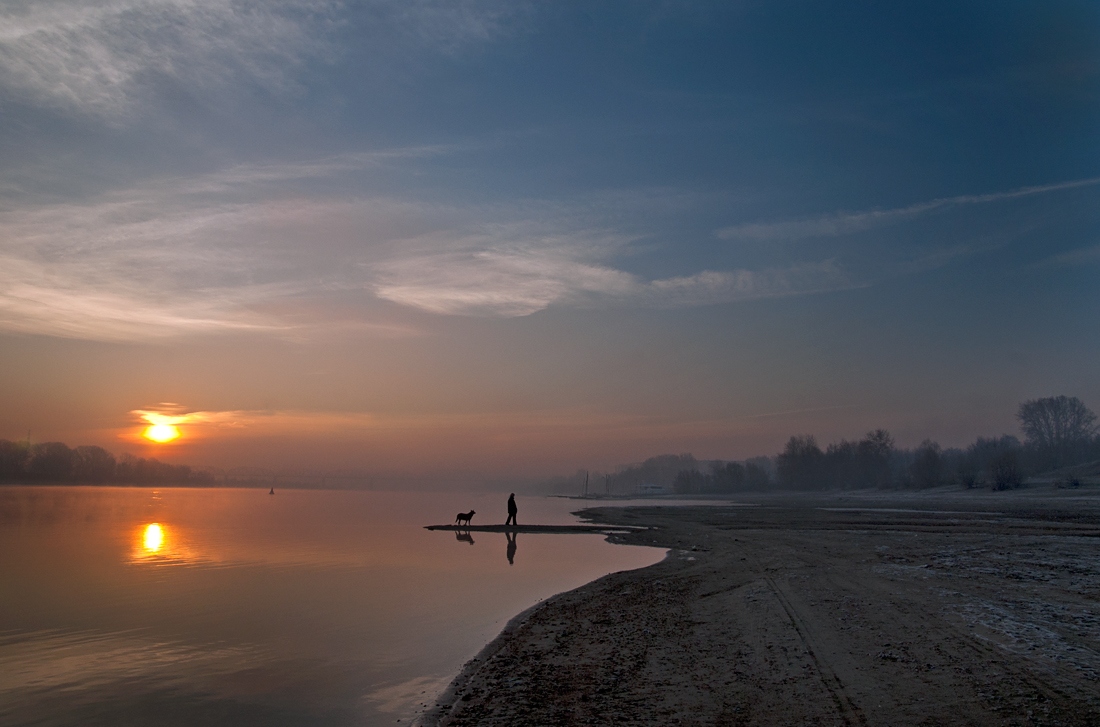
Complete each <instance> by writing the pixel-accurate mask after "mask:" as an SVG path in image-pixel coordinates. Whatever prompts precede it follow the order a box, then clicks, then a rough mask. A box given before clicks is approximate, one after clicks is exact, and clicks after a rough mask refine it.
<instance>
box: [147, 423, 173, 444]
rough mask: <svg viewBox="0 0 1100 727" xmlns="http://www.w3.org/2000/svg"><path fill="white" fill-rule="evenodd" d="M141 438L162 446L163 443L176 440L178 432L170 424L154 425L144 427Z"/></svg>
mask: <svg viewBox="0 0 1100 727" xmlns="http://www.w3.org/2000/svg"><path fill="white" fill-rule="evenodd" d="M142 436H144V437H145V438H146V439H149V440H152V441H154V442H156V443H158V444H164V443H165V442H171V441H172V440H173V439H178V438H179V436H180V430H179V429H177V428H176V427H175V426H173V425H171V424H154V425H152V426H151V427H146V428H145V431H144V432H143V433H142Z"/></svg>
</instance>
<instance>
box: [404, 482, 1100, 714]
mask: <svg viewBox="0 0 1100 727" xmlns="http://www.w3.org/2000/svg"><path fill="white" fill-rule="evenodd" d="M757 504H759V505H760V506H759V507H754V508H743V507H739V508H733V507H646V508H621V509H620V508H599V509H592V510H587V511H585V512H584V517H585V518H586V519H588V520H591V521H593V522H596V523H600V524H607V525H612V526H645V527H649V528H652V529H650V530H645V531H636V532H632V533H627V534H622V535H615V536H612V537H613V538H614V539H615V541H616V542H622V543H632V544H639V545H650V546H654V545H655V546H660V547H666V548H669V549H670V550H669V555H668V557H667V558H666V559H665V560H664V561H662V562H661V563H658V564H656V565H654V566H651V567H648V568H644V569H641V570H637V571H628V572H622V573H615V574H612V575H609V576H606V577H604V578H601V579H599V580H597V581H595V582H593V583H590V584H588V585H586V586H583V587H581V588H579V589H577V590H574V591H570V592H568V593H563V594H560V595H558V596H556V597H554V598H552V599H550V600H548V601H547V602H545V603H543V604H540V605H539V606H537V607H535V608H532V609H530V610H528V611H527V612H525V613H524V614H521V615H520V616H518V617H516V618H515V619H513V620H512V622H511V623H509V625H508V627H507V628H506V629H505V630H504V632H503V633H502V634H501V635H500V636H499V637H498V638H497V639H496V640H494V641H493V642H492V643H491V644H489V645H488V646H487V647H486V648H485V649H484V650H483V651H482V652H481V654H479V655H478V657H476V658H475V659H474V660H472V661H471V662H469V663H468V664H467V666H466V668H465V669H464V670H463V671H462V673H461V674H460V675H459V676H458V678H456V680H455V681H454V682H453V683H452V685H451V687H450V689H449V690H448V691H447V692H446V693H445V694H444V695H443V696H442V697H441V698H440V700H439V702H438V704H437V705H436V706H435V708H434V709H433V710H431V711H430V712H429V713H427V714H425V715H424V717H423V718H422V722H423V723H424V724H426V725H436V724H438V725H454V726H456V727H457V726H458V725H512V724H544V725H550V724H563V725H564V724H628V725H670V724H692V725H727V724H729V725H735V724H754V725H789V724H821V725H834V724H835V725H843V724H881V725H918V724H973V725H1006V724H1007V725H1016V724H1019V725H1024V724H1051V725H1055V724H1057V725H1090V724H1097V723H1100V696H1098V693H1097V690H1096V683H1097V681H1096V680H1097V678H1098V677H1100V615H1098V614H1097V613H1096V611H1095V603H1096V600H1097V598H1098V597H1100V562H1098V559H1097V558H1096V557H1095V553H1096V549H1097V548H1098V547H1100V498H1098V497H1097V496H1096V494H1094V493H1092V492H1091V491H1089V492H1072V491H1055V490H1044V491H1040V492H1037V491H1020V492H1015V493H1008V494H994V493H988V492H979V493H974V492H942V491H941V492H936V493H931V494H928V493H923V494H903V495H895V494H882V493H861V494H846V495H837V496H825V497H815V498H806V497H797V496H783V497H773V498H757Z"/></svg>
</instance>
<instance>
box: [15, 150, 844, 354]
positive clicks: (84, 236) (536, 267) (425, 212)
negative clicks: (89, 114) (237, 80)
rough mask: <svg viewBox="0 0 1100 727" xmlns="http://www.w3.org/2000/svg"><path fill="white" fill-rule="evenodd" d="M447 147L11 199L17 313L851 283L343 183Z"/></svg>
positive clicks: (654, 301)
mask: <svg viewBox="0 0 1100 727" xmlns="http://www.w3.org/2000/svg"><path fill="white" fill-rule="evenodd" d="M447 152H448V149H446V148H438V147H422V148H421V147H417V148H409V149H392V150H380V151H375V152H369V153H356V154H347V155H343V156H336V157H330V158H323V159H318V160H313V161H299V162H292V163H284V164H268V165H236V166H232V167H228V168H226V169H224V170H221V171H218V172H215V173H211V174H206V175H198V176H193V177H175V178H166V179H160V180H149V181H146V182H144V183H143V184H142V185H141V186H140V187H138V188H131V189H123V190H118V191H115V192H110V193H104V194H101V195H99V196H97V197H94V198H91V199H87V200H83V201H79V202H60V203H59V202H54V201H46V202H39V203H37V204H35V203H34V202H33V201H31V199H30V196H29V195H23V197H22V201H21V202H20V204H18V205H12V206H9V207H8V208H7V209H4V208H2V207H0V231H2V234H3V235H4V239H5V245H4V247H3V249H2V250H0V330H7V331H15V332H22V333H33V334H40V335H53V336H63V337H75V338H86V339H94V340H115V341H119V340H147V339H154V338H163V337H169V336H179V335H193V334H212V333H213V334H218V333H242V332H247V333H257V334H265V335H276V336H280V337H284V338H288V339H291V340H298V339H300V338H301V337H303V336H306V337H315V336H318V335H325V334H326V331H339V332H342V333H348V332H358V333H362V334H367V335H372V336H386V337H391V336H394V335H408V334H409V333H412V332H414V331H412V330H411V328H410V327H409V325H408V324H406V323H403V322H401V321H400V320H399V319H395V316H397V315H398V314H397V313H395V309H393V308H389V307H385V306H380V305H378V300H385V301H389V302H392V303H397V304H400V305H401V306H404V307H407V308H413V309H417V310H420V311H426V312H429V313H433V314H444V315H466V316H491V317H516V316H526V315H530V314H532V313H535V312H537V311H540V310H544V309H545V308H547V307H550V306H554V305H559V306H562V305H568V306H586V307H591V306H597V305H599V306H636V307H637V306H641V307H670V306H692V305H707V304H712V303H719V302H726V301H732V300H742V299H748V298H760V297H774V296H779V295H797V294H805V293H813V292H820V291H823V290H831V289H837V288H843V287H849V286H850V285H851V284H852V283H851V282H850V281H849V280H848V279H847V276H846V275H845V273H844V271H843V270H842V269H841V268H840V266H839V265H837V264H836V263H835V262H832V261H827V262H810V263H805V262H803V263H798V264H795V265H790V266H787V267H773V268H765V269H759V270H726V271H721V270H718V271H715V270H704V271H700V272H696V273H693V274H687V275H683V276H677V277H668V278H657V279H646V278H643V277H641V276H639V275H637V274H635V273H632V272H628V271H627V270H624V269H621V267H619V266H617V265H616V261H617V260H619V259H621V258H625V257H629V254H630V250H631V246H632V244H633V243H634V242H635V238H634V237H632V236H629V235H627V234H624V233H621V232H617V231H615V230H607V229H598V228H595V227H594V224H595V223H596V220H593V219H592V215H591V211H590V210H587V209H583V210H580V211H578V210H577V209H574V208H572V207H570V206H569V205H554V204H549V203H547V204H539V203H531V202H527V203H517V204H514V205H497V206H492V207H472V206H466V207H457V206H447V205H442V204H431V203H426V202H422V201H417V200H403V199H395V198H387V197H369V196H361V197H354V196H342V197H341V198H337V199H332V198H331V197H330V196H329V195H331V192H330V191H329V190H330V189H331V188H332V186H333V182H341V185H342V183H343V182H344V181H346V180H350V179H352V178H353V177H354V175H357V174H361V173H365V172H372V173H373V172H376V171H378V170H380V169H382V168H383V167H385V166H387V165H390V164H403V163H408V162H410V160H416V159H421V158H424V157H427V156H434V155H439V154H445V153H447ZM317 187H319V188H320V191H319V192H317V193H316V194H311V193H310V190H311V189H313V188H317ZM372 305H373V307H371V306H372ZM398 318H399V317H398Z"/></svg>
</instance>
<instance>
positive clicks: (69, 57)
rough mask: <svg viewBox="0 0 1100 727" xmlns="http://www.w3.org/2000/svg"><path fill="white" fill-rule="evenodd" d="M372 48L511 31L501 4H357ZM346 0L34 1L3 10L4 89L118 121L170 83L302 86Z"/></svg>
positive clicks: (444, 42) (334, 51)
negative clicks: (161, 86)
mask: <svg viewBox="0 0 1100 727" xmlns="http://www.w3.org/2000/svg"><path fill="white" fill-rule="evenodd" d="M356 9H357V11H358V13H357V17H359V18H360V19H364V18H365V19H366V20H365V22H366V23H367V24H368V26H369V27H365V28H362V29H360V30H361V31H362V32H361V33H357V35H360V37H362V38H365V39H366V41H367V42H368V43H370V49H371V50H374V51H375V52H379V53H380V52H385V48H384V47H383V46H385V45H386V44H388V43H393V42H399V43H402V44H404V45H405V46H406V47H407V48H406V52H409V51H419V50H420V49H423V48H424V47H431V48H434V49H437V50H438V51H440V52H454V51H456V50H458V49H460V48H463V47H465V46H467V45H469V44H471V43H482V42H486V41H489V40H491V39H492V38H494V37H496V36H498V35H499V34H501V33H502V32H504V31H505V30H506V29H507V28H508V27H510V25H511V23H512V21H513V19H514V18H515V17H516V16H517V15H518V14H519V10H520V6H519V5H516V4H513V3H506V2H502V1H500V0H465V1H460V2H445V1H444V0H374V1H373V2H366V3H358V4H356ZM348 17H349V13H348V12H347V8H345V3H344V2H342V0H105V1H103V2H96V3H91V2H86V1H85V0H32V1H24V2H18V1H16V2H9V3H5V5H4V6H3V8H0V87H5V88H7V89H8V90H9V91H10V92H13V93H16V94H17V95H18V96H19V97H21V98H23V99H25V100H28V101H30V102H31V103H34V104H37V105H40V106H45V107H49V108H54V109H60V110H63V111H66V112H69V113H75V114H79V115H83V116H91V117H98V118H100V119H102V120H105V121H107V122H109V123H115V124H118V123H122V122H124V121H125V120H127V119H128V118H130V117H131V116H133V115H134V114H135V113H136V112H138V110H139V109H140V108H141V105H142V104H143V103H144V102H147V101H148V100H149V99H150V98H151V97H152V95H153V94H154V92H155V89H156V88H157V87H158V86H160V85H162V84H163V83H164V82H165V81H171V82H172V83H175V84H178V85H179V86H180V87H182V88H184V89H186V90H187V92H188V93H189V94H193V95H197V96H200V97H201V96H206V95H209V94H210V93H217V92H219V91H223V90H225V89H230V88H238V87H242V86H259V87H261V88H264V89H266V90H267V91H268V92H270V93H273V94H276V95H285V94H287V93H291V92H295V91H297V90H299V89H301V88H302V87H303V81H302V78H301V76H302V74H303V73H304V72H305V68H306V65H307V64H308V63H310V62H312V61H318V60H319V61H322V62H327V61H332V60H334V59H335V58H336V57H338V55H339V53H340V49H339V48H337V47H336V46H335V39H336V38H337V34H336V33H334V32H333V31H334V30H335V29H336V28H338V27H339V26H340V25H342V24H345V23H346V22H347V21H348Z"/></svg>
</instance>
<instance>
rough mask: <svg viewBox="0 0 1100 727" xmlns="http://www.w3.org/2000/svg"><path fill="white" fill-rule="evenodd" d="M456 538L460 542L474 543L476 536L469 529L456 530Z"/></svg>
mask: <svg viewBox="0 0 1100 727" xmlns="http://www.w3.org/2000/svg"><path fill="white" fill-rule="evenodd" d="M455 540H457V541H459V542H460V543H469V544H470V545H473V544H474V536H473V535H471V534H470V531H469V530H467V531H465V532H463V531H461V530H456V531H455Z"/></svg>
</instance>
